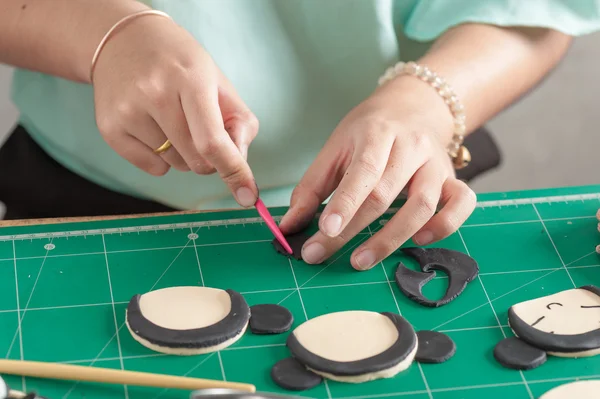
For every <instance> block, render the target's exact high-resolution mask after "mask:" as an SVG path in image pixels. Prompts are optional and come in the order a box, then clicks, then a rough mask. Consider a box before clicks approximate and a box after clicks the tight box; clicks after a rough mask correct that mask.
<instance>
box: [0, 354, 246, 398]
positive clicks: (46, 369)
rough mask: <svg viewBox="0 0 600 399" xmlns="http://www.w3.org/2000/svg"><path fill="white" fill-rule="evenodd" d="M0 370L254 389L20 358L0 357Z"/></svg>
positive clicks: (79, 378) (172, 385)
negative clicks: (8, 358)
mask: <svg viewBox="0 0 600 399" xmlns="http://www.w3.org/2000/svg"><path fill="white" fill-rule="evenodd" d="M0 374H10V375H18V376H26V377H37V378H49V379H55V380H70V381H87V382H99V383H108V384H119V385H137V386H146V387H159V388H174V389H186V390H199V389H214V388H225V389H233V390H237V391H244V392H251V393H254V392H256V387H255V386H254V385H251V384H244V383H237V382H225V381H217V380H205V379H201V378H190V377H177V376H170V375H163V374H152V373H144V372H137V371H125V370H113V369H107V368H101V367H89V366H75V365H69V364H59V363H43V362H31V361H24V360H4V359H2V360H0Z"/></svg>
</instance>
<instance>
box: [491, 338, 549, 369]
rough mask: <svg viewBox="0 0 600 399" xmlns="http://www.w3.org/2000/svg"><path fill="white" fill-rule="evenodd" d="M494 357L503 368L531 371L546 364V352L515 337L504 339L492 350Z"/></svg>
mask: <svg viewBox="0 0 600 399" xmlns="http://www.w3.org/2000/svg"><path fill="white" fill-rule="evenodd" d="M494 357H495V358H496V360H497V361H498V363H500V364H501V365H503V366H504V367H507V368H510V369H515V370H531V369H534V368H536V367H539V366H541V365H542V364H544V363H545V362H546V352H544V351H543V350H541V349H538V348H536V347H534V346H531V345H529V344H528V343H527V342H524V341H522V340H520V339H519V338H517V337H510V338H505V339H503V340H502V341H500V342H498V344H497V345H496V347H495V348H494Z"/></svg>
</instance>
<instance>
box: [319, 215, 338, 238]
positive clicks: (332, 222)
mask: <svg viewBox="0 0 600 399" xmlns="http://www.w3.org/2000/svg"><path fill="white" fill-rule="evenodd" d="M341 228H342V217H341V216H340V215H338V214H337V213H333V214H331V215H329V216H327V217H325V219H324V220H323V232H324V233H325V234H326V235H328V236H329V237H335V236H337V235H338V234H339V232H340V230H341Z"/></svg>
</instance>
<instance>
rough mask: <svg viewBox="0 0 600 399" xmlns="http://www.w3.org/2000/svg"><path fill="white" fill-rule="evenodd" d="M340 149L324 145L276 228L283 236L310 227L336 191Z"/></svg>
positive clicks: (341, 161) (332, 144) (342, 160)
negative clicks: (319, 209)
mask: <svg viewBox="0 0 600 399" xmlns="http://www.w3.org/2000/svg"><path fill="white" fill-rule="evenodd" d="M340 148H341V146H339V145H338V143H337V142H335V140H333V141H329V142H327V144H325V146H324V147H323V149H322V150H321V151H320V152H319V154H318V155H317V158H316V159H315V161H314V162H313V163H312V164H311V166H310V167H309V168H308V170H307V171H306V173H305V174H304V176H303V177H302V179H301V180H300V182H299V183H298V185H297V186H296V187H295V188H294V191H293V192H292V197H291V199H290V208H289V209H288V211H287V212H286V214H285V215H284V216H283V218H282V219H281V222H280V224H279V228H280V229H281V231H282V232H283V234H291V233H295V232H297V231H299V230H301V229H303V228H304V226H306V225H307V224H308V223H310V222H311V220H312V218H313V217H314V215H315V214H316V212H317V210H318V208H319V206H320V205H321V204H322V203H323V201H325V200H326V199H327V198H328V197H329V196H330V195H331V193H332V192H333V190H335V188H336V187H337V185H338V183H339V182H340V180H341V173H343V170H344V164H345V163H346V159H345V154H344V153H341V152H339V149H340ZM315 263H316V262H315Z"/></svg>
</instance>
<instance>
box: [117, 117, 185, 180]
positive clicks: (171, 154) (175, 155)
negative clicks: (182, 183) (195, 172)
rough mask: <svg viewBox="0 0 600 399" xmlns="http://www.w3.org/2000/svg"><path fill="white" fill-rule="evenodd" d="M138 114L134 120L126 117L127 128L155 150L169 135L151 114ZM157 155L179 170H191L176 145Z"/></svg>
mask: <svg viewBox="0 0 600 399" xmlns="http://www.w3.org/2000/svg"><path fill="white" fill-rule="evenodd" d="M137 115H139V117H137V118H136V119H137V120H132V118H128V119H126V125H125V128H126V129H127V132H128V133H129V134H130V135H131V136H134V137H136V138H137V139H138V140H139V141H141V142H142V143H143V144H145V145H147V146H148V148H149V149H150V150H152V151H154V150H155V149H157V148H159V147H160V146H161V145H163V144H164V143H165V141H166V140H167V135H165V133H164V132H163V130H162V129H161V128H160V126H158V124H157V123H156V121H154V119H152V117H151V116H150V115H148V114H143V113H139V114H137ZM171 144H172V142H171ZM156 155H158V156H159V157H161V158H162V159H163V160H164V161H165V162H166V163H168V164H169V165H171V166H172V167H174V168H175V169H177V170H180V171H184V172H185V171H189V170H190V168H189V166H188V165H187V163H186V162H185V161H184V159H183V158H182V157H181V155H180V154H179V152H178V151H177V148H176V147H175V146H173V147H171V148H169V149H168V150H167V151H165V152H163V153H162V154H156Z"/></svg>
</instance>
